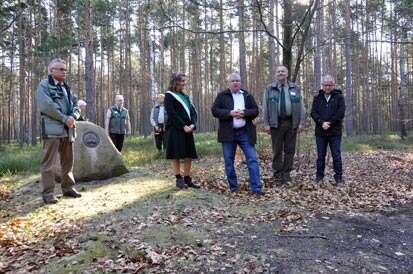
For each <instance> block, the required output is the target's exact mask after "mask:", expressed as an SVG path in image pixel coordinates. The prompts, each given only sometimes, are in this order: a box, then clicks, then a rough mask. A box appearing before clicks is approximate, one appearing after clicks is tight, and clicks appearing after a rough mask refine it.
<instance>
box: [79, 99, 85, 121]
mask: <svg viewBox="0 0 413 274" xmlns="http://www.w3.org/2000/svg"><path fill="white" fill-rule="evenodd" d="M86 106H87V104H86V102H85V101H83V100H79V101H77V107H78V108H79V111H80V116H79V118H77V120H76V121H87V118H85V116H84V115H85V111H86Z"/></svg>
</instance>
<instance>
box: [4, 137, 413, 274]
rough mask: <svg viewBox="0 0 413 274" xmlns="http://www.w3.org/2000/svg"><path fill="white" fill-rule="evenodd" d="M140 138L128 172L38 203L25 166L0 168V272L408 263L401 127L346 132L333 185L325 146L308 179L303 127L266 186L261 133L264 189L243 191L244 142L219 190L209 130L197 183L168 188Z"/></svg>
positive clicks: (411, 213) (343, 268) (407, 153)
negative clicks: (229, 179) (75, 195)
mask: <svg viewBox="0 0 413 274" xmlns="http://www.w3.org/2000/svg"><path fill="white" fill-rule="evenodd" d="M149 139H150V138H146V139H144V138H131V139H129V140H127V142H126V144H125V146H126V148H125V152H124V155H125V159H126V161H127V163H128V165H129V168H130V172H129V173H127V174H125V175H123V176H120V177H118V178H113V179H109V180H105V181H92V182H87V183H78V186H77V189H78V190H80V192H81V193H82V195H83V196H82V197H81V198H79V199H71V198H65V197H62V195H61V192H60V189H59V187H57V190H58V192H57V195H58V198H59V199H60V202H59V203H58V204H56V205H43V203H42V201H41V197H40V194H39V176H38V172H35V170H32V171H30V169H29V170H24V171H18V172H12V171H10V172H9V173H3V176H2V177H1V178H0V180H1V187H0V198H1V202H0V207H1V208H0V210H1V211H0V220H1V223H0V273H28V272H32V273H141V272H146V273H409V272H412V271H413V261H412V260H411V258H412V256H413V231H412V230H411V227H413V204H412V201H413V149H412V146H411V145H412V143H411V142H412V140H411V139H408V140H407V141H406V142H405V143H400V142H399V141H397V140H396V139H397V138H396V137H389V136H387V137H385V138H384V137H383V136H382V137H373V136H367V137H366V136H365V137H363V138H358V139H357V138H354V139H352V140H351V142H347V141H345V142H344V143H343V148H344V150H345V151H344V152H343V162H344V173H345V183H344V184H343V185H339V186H336V185H334V184H333V179H332V170H331V168H330V166H331V159H330V158H331V157H329V158H328V166H329V168H328V169H327V170H326V174H328V176H327V177H326V179H325V181H324V182H323V183H322V184H315V183H314V182H313V179H314V172H315V151H314V145H313V140H312V139H311V136H310V135H309V136H303V137H301V139H300V142H299V146H298V149H297V159H296V162H295V166H296V170H295V171H294V173H293V174H292V177H293V182H292V184H291V185H288V186H282V187H275V186H273V184H272V177H271V164H270V162H271V151H270V149H269V143H268V137H262V138H260V142H259V144H258V145H257V149H258V153H259V156H260V165H261V176H262V180H263V183H264V185H265V191H266V195H265V196H264V197H257V196H254V195H252V194H251V193H250V192H249V191H248V173H247V169H246V164H245V162H244V160H243V157H242V154H237V161H236V170H237V175H238V178H239V181H240V184H241V185H242V187H241V191H240V193H239V194H238V195H237V196H235V197H234V196H231V195H230V194H229V191H228V186H227V183H226V180H225V174H224V166H223V160H222V157H221V155H220V146H219V145H218V144H216V142H215V135H214V134H204V135H200V136H197V148H198V151H199V154H200V158H199V159H197V160H196V161H195V162H194V164H193V177H194V180H195V181H196V182H198V183H200V184H201V185H202V189H201V190H193V189H189V190H178V189H177V188H176V187H175V183H174V178H173V176H171V174H170V164H169V162H168V161H166V160H164V159H163V158H162V155H160V154H157V153H156V152H155V150H154V148H153V146H152V140H149ZM4 151H7V150H6V149H5V148H3V152H4ZM7 152H8V154H7V155H9V154H10V151H7ZM37 153H38V152H37V150H36V149H30V150H29V152H26V154H24V155H26V156H27V154H29V155H37ZM26 156H24V157H26ZM9 157H10V158H18V157H20V156H19V154H18V153H15V155H14V156H13V157H11V156H9ZM22 157H23V156H22ZM33 157H34V158H36V157H38V155H37V156H33ZM144 159H147V160H146V161H145V160H144Z"/></svg>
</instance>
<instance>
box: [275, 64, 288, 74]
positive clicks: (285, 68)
mask: <svg viewBox="0 0 413 274" xmlns="http://www.w3.org/2000/svg"><path fill="white" fill-rule="evenodd" d="M279 68H283V69H284V70H285V71H286V72H287V73H288V68H287V67H286V66H283V65H281V66H277V67H276V68H275V71H277V70H278V69H279Z"/></svg>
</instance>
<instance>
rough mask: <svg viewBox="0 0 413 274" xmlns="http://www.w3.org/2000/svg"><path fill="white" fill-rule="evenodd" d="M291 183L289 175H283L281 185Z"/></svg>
mask: <svg viewBox="0 0 413 274" xmlns="http://www.w3.org/2000/svg"><path fill="white" fill-rule="evenodd" d="M291 181H292V179H291V176H290V174H287V175H286V174H284V175H283V179H282V183H283V184H288V183H291Z"/></svg>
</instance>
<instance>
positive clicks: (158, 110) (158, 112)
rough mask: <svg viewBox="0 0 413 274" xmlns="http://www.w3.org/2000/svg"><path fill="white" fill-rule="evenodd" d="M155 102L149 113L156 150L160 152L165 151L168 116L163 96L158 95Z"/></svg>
mask: <svg viewBox="0 0 413 274" xmlns="http://www.w3.org/2000/svg"><path fill="white" fill-rule="evenodd" d="M156 101H157V103H156V105H155V106H154V107H153V108H152V111H151V125H152V126H153V130H154V135H155V146H156V149H157V150H158V151H159V152H161V151H162V150H165V149H166V133H165V130H166V129H165V124H166V122H167V121H168V114H167V113H166V111H165V106H164V101H165V95H164V94H159V95H158V97H157V100H156Z"/></svg>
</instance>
